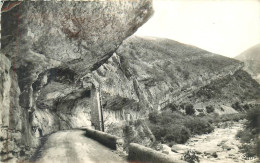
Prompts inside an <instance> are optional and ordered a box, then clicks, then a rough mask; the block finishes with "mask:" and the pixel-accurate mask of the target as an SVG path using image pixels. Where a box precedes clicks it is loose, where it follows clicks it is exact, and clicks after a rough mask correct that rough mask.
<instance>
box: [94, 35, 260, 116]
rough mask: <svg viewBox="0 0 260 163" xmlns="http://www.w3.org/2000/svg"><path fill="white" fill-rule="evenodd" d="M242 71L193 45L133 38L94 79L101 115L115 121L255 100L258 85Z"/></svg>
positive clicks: (236, 63) (239, 65) (228, 60)
mask: <svg viewBox="0 0 260 163" xmlns="http://www.w3.org/2000/svg"><path fill="white" fill-rule="evenodd" d="M242 67H243V63H241V62H239V61H237V60H235V59H231V58H227V57H223V56H221V55H217V54H213V53H210V52H207V51H205V50H202V49H199V48H196V47H194V46H190V45H185V44H182V43H179V42H176V41H172V40H168V39H160V38H140V37H136V36H133V37H130V38H128V39H127V40H125V41H124V42H123V44H122V45H121V46H120V47H119V49H118V50H117V51H116V53H114V54H113V56H112V57H111V58H110V59H109V60H108V61H107V62H106V63H105V64H103V65H102V66H101V67H100V68H99V69H97V70H96V71H94V72H93V76H92V77H93V78H94V79H95V80H96V81H97V82H99V83H101V85H102V90H103V93H102V94H103V95H102V96H103V99H102V101H103V103H104V105H103V106H104V110H105V114H108V117H110V118H111V117H114V119H113V121H114V120H115V119H125V114H126V113H127V114H128V113H129V114H131V117H132V118H133V119H136V118H138V117H143V116H144V115H147V113H148V112H149V111H150V110H154V109H159V110H160V109H162V108H165V107H166V106H167V105H169V104H171V103H174V104H182V103H187V102H189V103H192V104H193V105H197V104H199V105H200V107H202V108H204V109H205V107H206V106H207V105H209V104H210V103H211V104H213V105H216V106H219V107H218V108H219V109H221V107H220V105H226V106H231V105H232V104H233V103H235V102H237V101H252V100H254V99H256V98H257V97H259V90H260V88H259V84H258V83H256V82H255V81H254V80H253V79H252V78H251V77H250V75H248V74H247V73H246V72H244V71H242V70H241V69H242ZM208 87H210V88H211V89H206V88H208ZM222 93H224V96H223V94H222ZM208 94H212V97H210V100H209V98H208V97H207V95H208ZM201 105H202V106H201ZM140 112H142V114H140ZM111 121H112V120H111Z"/></svg>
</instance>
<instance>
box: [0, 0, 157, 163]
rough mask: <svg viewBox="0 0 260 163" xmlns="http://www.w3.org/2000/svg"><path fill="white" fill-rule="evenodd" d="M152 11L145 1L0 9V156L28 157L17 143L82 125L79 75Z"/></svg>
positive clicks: (85, 102) (84, 100) (84, 106)
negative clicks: (0, 24)
mask: <svg viewBox="0 0 260 163" xmlns="http://www.w3.org/2000/svg"><path fill="white" fill-rule="evenodd" d="M9 4H10V3H8V2H6V3H4V5H3V7H6V6H8V5H9ZM152 13H153V10H152V2H151V0H141V1H132V0H129V1H128V0H126V1H91V2H87V1H85V2H66V1H64V2H56V1H49V2H44V1H39V2H32V1H24V2H21V4H20V5H16V6H15V7H14V8H12V9H11V10H10V11H8V12H3V13H2V15H1V16H2V17H1V18H2V19H1V20H2V22H1V23H2V37H1V46H2V49H1V50H2V54H1V60H0V61H1V77H0V80H1V81H2V82H1V86H0V89H1V99H0V100H1V105H0V106H1V110H2V108H3V109H4V110H3V111H1V134H2V135H1V140H4V141H1V143H2V144H3V143H4V144H3V146H2V145H1V147H3V149H1V155H3V157H1V160H4V159H9V158H8V157H7V155H6V154H7V153H9V155H10V158H12V157H22V156H25V155H27V156H28V153H26V151H23V149H21V148H23V147H24V148H25V147H26V148H32V147H36V146H37V144H38V141H36V140H38V139H37V137H41V136H44V135H46V134H49V133H52V132H54V131H57V130H61V129H67V128H76V127H82V126H90V125H91V124H90V107H89V103H90V102H89V92H88V91H89V89H88V88H86V87H85V86H84V84H83V80H81V78H82V77H84V76H85V75H87V74H88V73H90V72H92V71H94V70H96V69H98V68H99V67H100V65H102V64H103V63H104V62H105V61H106V60H107V59H108V58H109V57H110V56H111V55H112V54H113V52H114V51H115V50H116V49H117V48H118V46H119V45H120V44H121V43H122V41H123V40H124V39H126V38H127V37H128V36H130V35H132V34H133V33H134V32H135V31H136V30H137V29H138V27H140V26H141V25H142V24H144V23H145V22H146V21H147V20H148V19H149V17H150V16H151V15H152ZM84 82H91V81H90V79H86V78H85V80H84ZM2 101H4V102H3V103H2ZM9 113H10V116H9ZM8 128H9V130H8V131H7V129H8ZM7 133H10V134H9V136H6V135H7ZM8 138H9V139H10V141H6V140H7V139H8ZM12 144H13V145H12ZM17 146H19V147H21V148H19V147H17Z"/></svg>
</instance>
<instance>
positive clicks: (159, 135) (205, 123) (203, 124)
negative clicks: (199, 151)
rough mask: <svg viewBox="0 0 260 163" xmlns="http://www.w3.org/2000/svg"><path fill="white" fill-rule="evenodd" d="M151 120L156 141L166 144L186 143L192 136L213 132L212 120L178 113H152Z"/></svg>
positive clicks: (151, 127)
mask: <svg viewBox="0 0 260 163" xmlns="http://www.w3.org/2000/svg"><path fill="white" fill-rule="evenodd" d="M149 120H150V122H151V123H150V129H151V131H152V133H153V134H154V136H155V138H156V140H157V141H161V142H164V143H169V142H176V143H185V142H186V141H187V140H188V139H189V138H190V136H191V135H192V134H205V133H209V132H211V131H213V127H212V125H211V124H210V123H211V121H210V118H206V117H193V116H185V115H184V114H182V113H179V112H176V111H175V112H171V111H169V110H168V111H163V112H162V113H161V114H158V113H152V114H149ZM212 122H213V121H212Z"/></svg>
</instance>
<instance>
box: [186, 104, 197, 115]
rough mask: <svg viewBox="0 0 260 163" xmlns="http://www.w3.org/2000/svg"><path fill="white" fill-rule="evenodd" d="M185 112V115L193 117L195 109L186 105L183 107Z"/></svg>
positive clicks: (190, 105)
mask: <svg viewBox="0 0 260 163" xmlns="http://www.w3.org/2000/svg"><path fill="white" fill-rule="evenodd" d="M185 112H186V114H187V115H193V114H194V113H195V109H194V108H193V105H192V104H188V105H186V106H185Z"/></svg>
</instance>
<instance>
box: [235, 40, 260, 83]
mask: <svg viewBox="0 0 260 163" xmlns="http://www.w3.org/2000/svg"><path fill="white" fill-rule="evenodd" d="M235 58H236V59H238V60H240V61H242V62H244V63H245V67H244V69H245V71H247V72H248V73H249V74H250V75H252V76H253V78H254V79H255V80H256V81H258V83H260V44H257V45H255V46H253V47H251V48H249V49H248V50H246V51H245V52H243V53H242V54H240V55H238V56H236V57H235Z"/></svg>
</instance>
